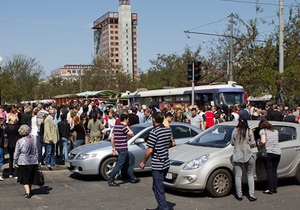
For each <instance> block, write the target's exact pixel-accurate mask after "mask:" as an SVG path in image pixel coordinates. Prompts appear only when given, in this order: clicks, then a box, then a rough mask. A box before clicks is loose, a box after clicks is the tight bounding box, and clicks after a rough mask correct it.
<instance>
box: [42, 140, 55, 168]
mask: <svg viewBox="0 0 300 210" xmlns="http://www.w3.org/2000/svg"><path fill="white" fill-rule="evenodd" d="M44 144H45V150H46V151H45V153H46V156H45V162H46V165H51V166H55V165H56V157H55V144H48V143H44Z"/></svg>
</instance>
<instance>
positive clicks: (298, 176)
mask: <svg viewBox="0 0 300 210" xmlns="http://www.w3.org/2000/svg"><path fill="white" fill-rule="evenodd" d="M295 179H296V182H297V184H300V165H298V168H297V171H296V176H295Z"/></svg>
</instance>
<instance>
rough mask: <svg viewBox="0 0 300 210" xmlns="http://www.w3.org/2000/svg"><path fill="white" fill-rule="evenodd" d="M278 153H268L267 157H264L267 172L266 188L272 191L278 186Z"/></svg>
mask: <svg viewBox="0 0 300 210" xmlns="http://www.w3.org/2000/svg"><path fill="white" fill-rule="evenodd" d="M280 157H281V156H280V155H276V154H273V153H268V157H266V158H265V159H264V165H265V168H266V172H267V179H268V190H270V191H274V190H277V186H278V175H277V167H278V164H279V161H280Z"/></svg>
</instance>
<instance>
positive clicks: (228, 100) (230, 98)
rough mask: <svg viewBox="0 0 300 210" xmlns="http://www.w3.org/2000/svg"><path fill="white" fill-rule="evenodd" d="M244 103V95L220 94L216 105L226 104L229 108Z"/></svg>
mask: <svg viewBox="0 0 300 210" xmlns="http://www.w3.org/2000/svg"><path fill="white" fill-rule="evenodd" d="M243 102H244V95H243V93H218V95H217V97H216V104H217V105H219V104H225V105H227V106H231V105H239V104H241V103H243Z"/></svg>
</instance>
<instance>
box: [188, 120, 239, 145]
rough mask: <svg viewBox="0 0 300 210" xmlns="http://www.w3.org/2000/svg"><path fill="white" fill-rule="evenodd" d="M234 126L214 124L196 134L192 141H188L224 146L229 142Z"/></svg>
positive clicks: (194, 143) (192, 143) (191, 143)
mask: <svg viewBox="0 0 300 210" xmlns="http://www.w3.org/2000/svg"><path fill="white" fill-rule="evenodd" d="M234 128H235V127H234V126H222V125H216V126H214V127H212V128H210V129H208V130H207V131H206V132H203V133H201V134H200V135H198V136H197V137H196V138H195V139H194V140H193V141H191V142H189V143H188V144H190V145H196V146H205V147H218V148H224V147H226V146H227V145H228V144H230V139H231V134H232V131H233V129H234Z"/></svg>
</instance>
